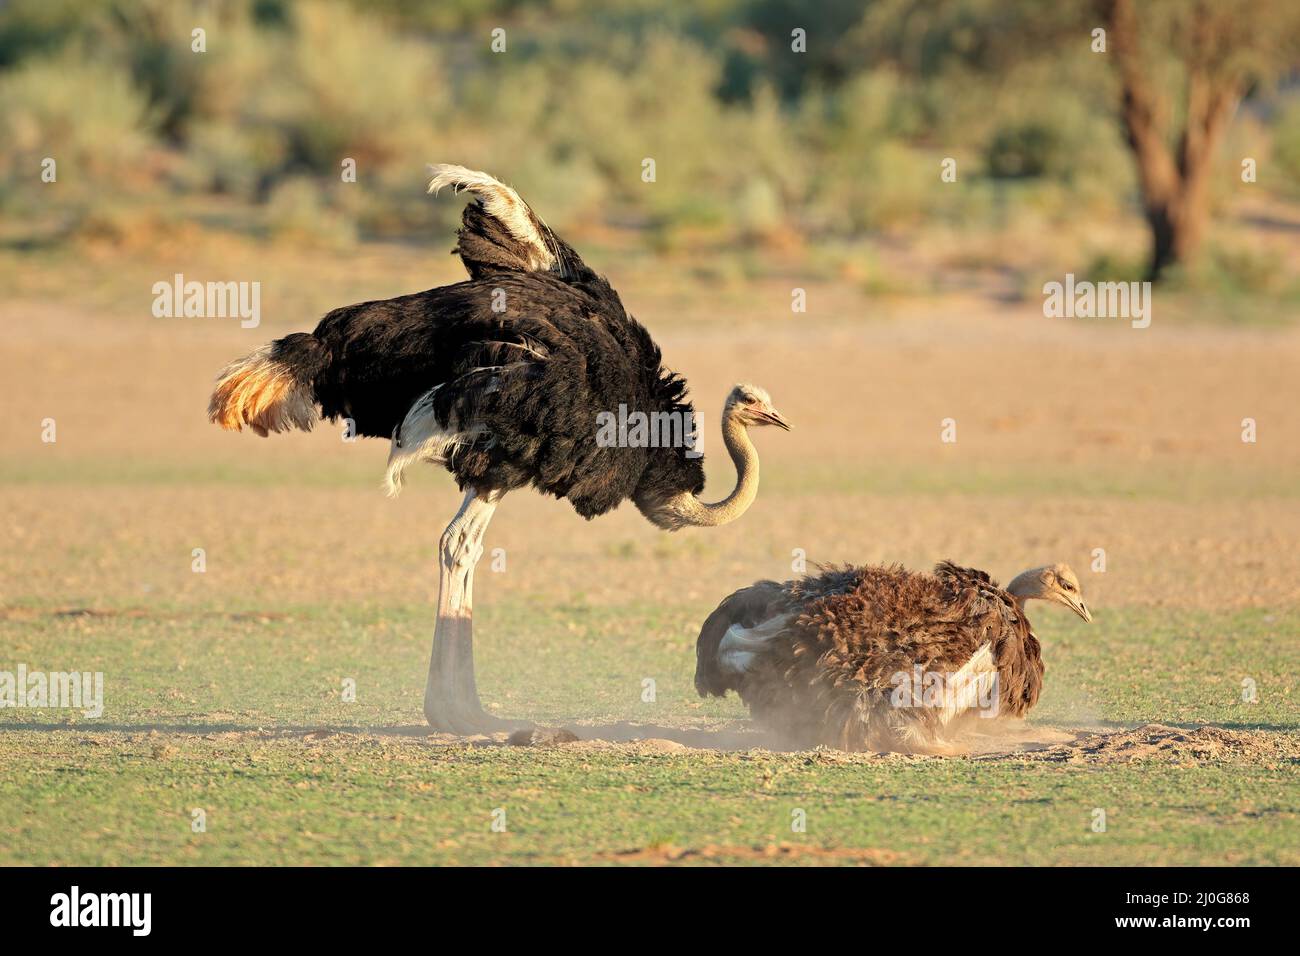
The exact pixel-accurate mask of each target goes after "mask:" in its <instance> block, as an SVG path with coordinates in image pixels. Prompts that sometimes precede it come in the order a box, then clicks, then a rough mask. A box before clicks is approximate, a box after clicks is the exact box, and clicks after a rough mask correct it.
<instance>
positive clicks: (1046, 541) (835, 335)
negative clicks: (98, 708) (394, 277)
mask: <svg viewBox="0 0 1300 956" xmlns="http://www.w3.org/2000/svg"><path fill="white" fill-rule="evenodd" d="M394 291H398V290H394ZM858 308H859V309H861V310H862V311H863V312H867V313H868V314H869V316H870V317H869V318H867V319H864V320H862V321H858V322H851V321H850V320H851V318H852V311H851V310H850V309H848V307H847V306H845V307H844V310H843V312H842V313H841V314H838V315H837V316H815V317H813V318H812V319H811V320H808V321H806V322H805V321H804V320H803V319H793V318H792V319H786V320H783V321H781V322H777V321H776V320H771V321H766V322H763V323H761V324H759V325H758V326H756V327H755V328H752V329H747V330H746V332H745V333H744V335H743V336H737V335H736V334H732V333H725V332H722V331H719V330H717V329H716V327H714V326H702V327H700V328H699V329H698V330H697V329H692V328H689V327H683V326H682V325H681V324H680V322H678V321H675V320H674V319H671V318H670V319H667V320H666V321H665V323H664V324H666V325H668V326H669V327H670V331H668V332H666V333H664V334H662V335H661V336H660V338H661V340H662V344H663V346H664V351H665V354H666V356H667V359H668V361H669V362H670V364H672V365H673V366H675V367H677V368H678V369H680V370H681V371H683V372H684V373H686V374H687V375H688V377H689V378H690V380H691V382H692V385H693V393H694V395H695V397H696V402H697V405H698V406H699V407H700V409H701V411H702V412H703V413H705V414H707V415H708V416H710V421H711V422H712V423H713V424H712V427H713V428H716V419H715V418H713V417H712V416H716V412H717V409H716V408H715V406H716V405H717V404H718V403H719V402H720V400H721V398H722V396H723V395H724V394H725V392H726V390H727V388H728V386H729V385H730V384H731V383H732V382H733V381H735V380H737V379H750V380H753V381H756V382H758V383H760V384H762V385H764V386H766V387H767V388H768V389H769V390H770V391H771V393H772V394H773V396H774V399H775V401H776V403H777V405H778V407H780V408H781V409H782V411H783V412H784V413H785V414H786V415H787V416H788V417H789V418H790V420H791V421H793V422H794V423H795V430H794V431H793V432H791V433H789V434H784V433H777V432H775V431H771V432H761V433H759V434H758V435H757V443H758V445H759V449H760V453H761V455H762V458H763V468H764V472H763V474H764V483H763V490H762V492H761V493H760V497H759V501H758V503H757V504H756V506H755V507H754V509H753V511H752V512H751V514H750V515H748V516H747V518H746V520H744V521H742V522H739V523H737V524H736V525H733V526H730V527H727V528H723V529H719V530H716V531H710V532H708V533H707V534H706V533H700V532H684V533H681V534H677V535H672V536H667V535H663V534H660V533H658V532H656V531H655V530H654V529H653V528H651V527H650V526H648V525H647V524H646V523H645V522H644V521H643V520H642V519H641V518H640V516H639V515H637V514H636V513H635V511H634V509H632V508H631V507H624V508H621V509H620V510H619V511H618V512H616V513H614V514H612V515H609V516H606V517H603V518H601V519H599V520H597V521H595V522H592V523H590V524H586V523H584V522H582V521H581V519H579V518H577V517H576V516H575V515H574V514H573V512H572V510H571V509H569V508H568V506H567V505H565V504H564V503H562V502H556V501H553V500H549V499H541V498H539V497H538V496H537V495H535V494H533V493H516V494H515V495H513V496H511V497H510V498H508V499H507V500H506V502H505V503H504V504H503V506H502V508H501V509H500V511H499V512H498V516H497V518H496V519H495V521H494V523H493V526H492V527H491V529H490V530H489V532H488V541H487V545H488V547H489V549H491V548H494V547H501V548H504V549H505V553H506V554H507V555H508V558H509V561H508V574H505V575H502V576H501V580H502V583H503V584H504V582H505V581H507V580H508V582H509V586H510V587H511V588H517V589H520V590H521V592H524V593H532V592H535V593H543V592H545V593H551V594H560V595H563V594H566V593H572V592H581V593H582V594H583V595H584V596H585V598H586V599H588V600H593V601H601V600H607V601H619V600H626V599H627V598H628V597H629V596H635V597H636V598H637V599H641V600H647V601H653V600H657V599H659V598H661V597H662V596H663V594H665V593H671V594H673V595H676V596H678V597H687V598H690V597H692V596H695V595H699V596H700V597H702V598H708V597H710V596H712V595H716V596H718V597H721V596H722V595H723V594H725V593H727V591H728V590H729V589H731V588H733V587H735V586H738V585H741V584H744V583H748V582H749V581H751V580H753V579H754V578H757V577H786V576H789V574H790V564H791V560H792V555H794V554H795V551H796V549H801V550H802V552H803V553H805V554H806V555H807V558H808V560H809V561H845V560H848V561H855V562H864V561H879V560H898V561H902V562H904V563H906V564H909V565H913V566H928V565H930V564H932V563H933V562H934V561H936V560H938V559H940V558H945V557H951V558H954V559H956V560H958V561H960V562H963V563H969V564H974V565H977V566H981V567H985V568H987V569H988V570H990V571H991V572H992V573H993V574H994V575H995V576H999V577H1003V578H1006V577H1009V576H1011V575H1013V574H1014V573H1015V572H1017V571H1019V570H1021V569H1023V568H1024V567H1027V566H1032V565H1034V564H1036V563H1043V562H1046V561H1053V560H1065V561H1068V562H1070V563H1072V564H1073V565H1074V566H1075V568H1076V570H1079V571H1081V572H1082V571H1085V569H1088V568H1089V567H1090V565H1091V562H1092V560H1093V558H1092V555H1093V549H1094V548H1099V547H1100V548H1104V549H1105V551H1106V556H1107V571H1106V573H1104V574H1096V573H1092V574H1088V575H1087V580H1086V583H1085V588H1086V590H1087V592H1088V594H1089V597H1090V598H1091V600H1092V601H1093V603H1094V604H1097V605H1098V606H1104V605H1105V604H1107V603H1114V604H1131V603H1150V604H1158V605H1166V604H1167V605H1175V606H1189V607H1204V608H1218V607H1225V606H1227V607H1231V606H1242V605H1257V606H1276V605H1279V604H1291V603H1294V602H1296V601H1297V599H1300V549H1297V548H1296V547H1295V546H1294V544H1295V542H1296V541H1297V540H1300V507H1298V505H1300V494H1298V492H1300V482H1298V481H1297V480H1296V479H1297V475H1300V415H1297V413H1296V401H1295V400H1296V394H1297V392H1296V386H1295V383H1294V374H1295V371H1294V370H1295V369H1296V368H1297V367H1300V337H1298V336H1297V334H1296V333H1295V332H1290V331H1259V330H1226V329H1214V328H1203V327H1192V328H1183V327H1178V326H1177V322H1176V319H1175V318H1174V317H1170V318H1169V319H1168V320H1167V322H1166V323H1165V324H1164V325H1162V324H1161V323H1159V322H1157V323H1155V324H1153V326H1152V327H1151V328H1150V329H1147V330H1141V331H1139V330H1132V329H1127V328H1120V327H1114V326H1112V327H1107V328H1101V327H1098V326H1095V325H1093V326H1086V325H1077V324H1076V325H1070V324H1066V323H1064V322H1063V321H1055V322H1053V321H1050V320H1047V319H1044V318H1043V317H1042V316H1041V315H1040V314H1036V313H1035V312H1034V311H1033V310H1032V309H1026V308H1011V307H1005V308H996V309H994V308H992V307H991V306H989V304H987V303H979V302H978V301H967V300H960V299H957V300H951V301H946V300H938V301H931V302H930V304H929V305H928V306H927V307H926V308H924V309H920V308H919V307H917V308H915V309H914V308H912V307H906V308H900V309H896V310H895V313H896V314H894V315H893V316H892V317H889V318H880V317H878V316H876V315H875V313H876V312H878V311H880V310H879V307H877V306H875V305H873V304H872V303H870V302H869V301H867V300H862V301H861V302H859V303H858ZM142 311H143V310H142ZM640 311H641V312H642V313H643V315H642V317H643V319H644V320H645V321H646V322H647V323H648V324H649V325H650V327H651V328H652V329H654V328H655V325H656V322H655V320H656V315H655V313H654V311H653V309H646V308H643V309H641V310H640ZM647 313H648V314H647ZM156 321H158V320H153V319H151V318H149V317H148V316H147V312H146V313H145V314H144V315H143V316H141V315H138V314H136V315H129V316H119V317H118V318H116V319H115V320H111V321H110V320H109V319H107V318H105V317H104V316H100V315H95V316H83V315H77V314H73V313H72V312H70V311H69V310H68V309H66V308H62V309H59V308H52V307H50V306H43V305H38V304H33V303H6V304H3V305H0V323H3V325H4V327H5V328H6V330H14V332H15V333H16V335H15V336H14V338H13V339H12V340H10V341H7V342H6V344H5V352H6V365H7V367H8V369H9V370H10V371H9V374H8V386H9V388H8V391H9V401H8V403H7V404H8V410H7V414H6V415H5V416H3V419H2V421H3V424H2V425H0V427H3V429H4V442H3V445H0V447H3V448H4V449H5V451H4V453H3V456H0V468H2V469H3V476H4V477H5V478H7V479H9V484H8V487H7V489H6V499H7V501H6V517H5V519H4V523H3V526H0V542H2V546H0V599H3V600H5V601H9V600H12V599H13V598H14V597H16V596H22V597H24V598H27V599H35V600H38V601H40V602H42V603H45V602H69V601H71V602H87V601H89V602H108V603H110V604H114V605H119V606H120V605H123V604H128V605H129V604H131V603H133V602H137V601H142V602H145V603H153V602H155V601H157V600H160V599H164V598H165V600H167V601H168V602H172V603H175V602H181V603H186V602H190V601H195V602H199V601H208V600H212V599H217V600H220V599H223V598H226V597H228V596H232V595H235V594H238V595H239V596H240V597H241V600H244V601H265V602H266V604H267V607H268V609H273V608H274V607H275V606H276V604H278V603H282V602H283V601H284V599H285V596H286V595H291V596H292V598H293V599H294V600H298V601H302V602H311V601H319V600H322V599H338V600H355V599H359V598H367V597H373V598H377V599H392V598H404V599H410V598H411V597H412V596H415V595H420V594H424V593H427V591H428V589H429V587H430V586H431V583H432V576H431V574H430V570H431V569H430V567H429V558H430V556H431V554H432V548H433V546H434V545H435V544H436V541H437V538H438V535H439V533H440V531H441V529H442V526H443V525H444V523H445V521H446V519H447V517H449V515H450V514H451V513H452V512H453V511H454V510H455V507H456V505H457V503H458V495H457V493H456V491H455V489H454V487H453V486H452V484H451V482H450V481H449V480H448V478H447V476H446V475H445V474H442V473H440V472H436V471H435V470H434V469H426V471H425V473H424V474H418V475H416V476H415V478H414V480H413V481H412V482H411V487H409V488H408V490H407V491H406V492H405V493H404V494H403V496H402V497H401V498H400V499H398V500H396V501H390V500H388V499H386V498H384V497H383V495H382V494H381V493H380V492H379V490H378V483H379V479H380V477H381V474H382V469H383V464H384V460H385V458H386V454H387V447H386V445H384V444H383V443H380V442H376V441H361V442H355V443H345V442H342V441H340V436H339V434H338V433H337V431H335V430H334V429H333V428H331V427H328V426H327V427H323V428H320V429H318V430H317V431H316V432H314V433H313V434H311V435H303V434H293V435H282V436H275V437H273V438H271V439H267V440H263V439H259V438H257V437H255V436H253V435H251V434H249V433H244V434H231V433H223V432H220V431H219V430H217V429H216V428H214V427H211V426H209V425H208V424H207V423H206V421H205V419H204V409H205V403H206V399H207V392H208V388H209V385H210V382H211V378H212V375H213V373H214V371H215V370H216V369H217V368H219V367H220V366H221V365H222V364H223V363H224V362H225V361H227V360H228V359H230V358H231V357H232V356H234V355H238V354H240V353H242V352H245V351H247V350H249V349H251V348H252V347H254V346H255V345H257V344H258V343H260V342H261V341H263V340H264V339H266V338H269V337H271V336H272V335H273V334H274V333H273V332H272V331H270V330H268V329H253V330H247V331H241V330H239V329H238V328H235V329H229V328H226V329H214V328H212V327H211V326H206V327H205V326H199V327H197V328H193V329H191V328H187V327H183V326H175V325H172V326H162V327H159V326H156V325H150V323H152V322H156ZM309 325H310V321H306V320H305V321H304V322H303V323H301V326H302V327H309ZM47 417H50V418H54V419H55V420H56V422H57V428H58V432H57V434H58V441H57V442H56V443H54V444H43V443H42V442H41V440H40V434H41V422H42V420H43V419H45V418H47ZM948 417H951V418H953V419H955V420H956V422H957V441H956V443H954V444H945V443H943V442H941V441H940V427H941V421H942V419H944V418H948ZM1244 417H1252V418H1254V419H1255V420H1256V422H1257V423H1258V435H1259V440H1258V442H1257V443H1255V444H1247V443H1243V442H1242V441H1241V420H1242V418H1244ZM706 427H707V426H706ZM712 434H715V433H711V434H710V436H709V437H712ZM719 445H720V442H719V441H717V440H715V441H714V442H713V444H712V445H711V446H710V445H707V444H706V452H707V454H706V463H707V469H708V473H709V475H710V493H713V494H720V493H721V490H723V489H725V488H727V487H729V486H730V482H731V480H732V474H731V471H730V465H729V463H728V462H727V461H726V456H725V454H724V453H722V450H721V448H720V447H718V446H719ZM194 547H203V548H205V549H206V550H207V553H208V556H209V566H210V572H209V573H208V574H207V575H206V576H205V577H203V578H202V579H197V576H195V575H192V574H190V573H189V560H190V559H189V555H190V551H191V549H192V548H194ZM647 566H649V567H650V568H651V569H652V570H651V571H650V572H649V573H647ZM594 567H595V568H599V572H598V573H596V574H593V573H592V570H593V568H594ZM483 577H485V576H483V575H480V579H482V578H483ZM481 586H482V585H481ZM494 586H495V582H492V581H489V582H488V583H487V584H486V588H487V589H488V592H489V593H490V591H491V589H492V588H493V587H494Z"/></svg>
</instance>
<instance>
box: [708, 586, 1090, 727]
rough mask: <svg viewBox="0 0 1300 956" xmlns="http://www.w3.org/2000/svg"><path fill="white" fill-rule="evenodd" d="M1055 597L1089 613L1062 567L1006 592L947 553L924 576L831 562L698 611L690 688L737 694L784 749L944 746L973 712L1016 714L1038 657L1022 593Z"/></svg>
mask: <svg viewBox="0 0 1300 956" xmlns="http://www.w3.org/2000/svg"><path fill="white" fill-rule="evenodd" d="M1031 599H1040V600H1046V601H1052V602H1055V603H1057V604H1062V605H1064V606H1066V607H1068V608H1070V609H1071V610H1073V611H1074V612H1075V613H1076V614H1078V615H1079V616H1080V617H1082V618H1083V619H1084V620H1085V621H1090V620H1092V615H1091V613H1090V612H1089V611H1088V607H1087V605H1086V604H1084V602H1083V598H1082V596H1081V594H1080V592H1079V582H1078V579H1077V578H1076V577H1075V575H1074V572H1072V571H1071V570H1070V569H1069V568H1068V567H1066V566H1065V565H1061V564H1058V565H1049V566H1047V567H1042V568H1035V569H1033V570H1031V571H1026V572H1024V573H1023V574H1020V575H1018V576H1017V577H1016V578H1015V579H1014V580H1012V582H1011V583H1010V584H1009V585H1007V587H1006V588H1001V587H999V586H998V584H997V582H995V581H994V580H993V579H992V578H990V577H989V576H988V575H987V574H986V573H984V572H983V571H977V570H975V569H973V568H961V567H958V566H956V565H954V564H952V563H950V562H946V561H945V562H943V563H941V564H939V565H937V566H936V567H935V570H934V573H933V574H919V573H916V572H913V571H907V570H905V569H903V568H901V567H899V566H897V565H895V566H892V567H861V568H854V567H843V568H829V569H825V570H823V571H822V573H820V574H818V575H815V576H810V577H805V578H803V579H800V580H794V581H786V582H785V583H777V582H775V581H760V582H758V583H757V584H754V585H753V586H751V587H747V588H743V589H741V590H739V591H737V592H735V593H734V594H732V595H731V596H730V597H728V598H727V599H726V600H724V601H723V602H722V603H721V604H720V605H718V607H717V609H716V610H715V611H714V612H713V613H712V614H710V615H709V617H708V619H707V620H706V621H705V622H704V626H703V627H702V628H701V629H700V636H699V640H698V642H697V643H696V670H695V688H696V690H698V691H699V693H700V696H701V697H704V696H708V695H714V696H718V697H721V696H723V695H725V694H726V692H727V691H729V690H734V691H736V692H737V693H739V695H740V697H741V699H742V700H744V702H745V704H746V705H747V706H748V707H749V709H750V713H751V714H752V715H753V716H754V718H755V719H756V720H758V721H759V722H760V723H763V724H765V725H768V726H769V727H771V728H772V729H773V730H777V731H779V732H781V733H782V734H783V736H784V737H786V738H787V740H788V742H789V743H791V744H792V745H795V746H814V745H817V744H826V745H829V746H833V747H838V748H840V749H843V750H896V751H909V752H917V751H942V750H943V749H945V747H946V744H945V742H944V734H945V732H947V731H948V730H949V729H950V728H953V726H954V724H955V722H957V721H958V720H959V719H961V718H963V717H966V716H972V715H973V711H975V710H980V711H982V712H983V713H986V714H988V715H989V716H993V715H996V716H1012V717H1020V716H1023V715H1024V714H1025V713H1026V712H1027V711H1028V710H1029V709H1030V708H1031V707H1033V706H1034V704H1035V703H1036V702H1037V700H1038V694H1039V690H1040V688H1041V687H1042V681H1043V661H1042V657H1041V656H1040V655H1039V644H1038V639H1037V638H1036V637H1035V636H1034V633H1033V630H1032V629H1031V628H1030V626H1029V621H1028V619H1027V618H1026V617H1025V610H1024V603H1025V602H1026V601H1028V600H1031Z"/></svg>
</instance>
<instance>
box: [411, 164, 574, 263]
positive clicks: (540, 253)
mask: <svg viewBox="0 0 1300 956" xmlns="http://www.w3.org/2000/svg"><path fill="white" fill-rule="evenodd" d="M429 172H430V173H432V174H433V178H432V179H430V180H429V192H431V193H434V194H436V193H437V192H438V190H440V189H442V188H443V187H444V186H451V187H452V188H453V189H456V190H458V191H459V190H462V189H468V190H469V191H470V192H472V193H473V194H474V195H475V196H476V197H477V198H478V201H479V202H480V203H482V205H483V208H484V209H485V210H486V211H487V213H488V215H490V216H492V217H493V218H494V219H497V220H499V221H500V222H501V223H502V224H503V225H504V226H505V227H506V228H507V229H508V230H510V235H512V236H514V237H515V238H516V239H518V240H519V241H520V242H521V243H523V244H524V245H526V246H527V247H528V250H529V263H528V264H529V267H530V268H532V269H550V268H552V267H554V266H555V262H556V259H555V254H554V253H553V252H552V251H551V249H550V247H549V246H548V245H547V243H546V238H545V236H543V235H542V233H541V231H540V230H539V229H538V228H537V222H538V220H537V219H536V218H535V215H534V213H533V212H532V210H531V209H529V207H528V204H527V203H526V202H524V201H523V200H522V199H521V198H520V197H519V194H518V193H517V192H515V191H514V190H513V189H511V188H510V187H509V186H507V185H506V184H505V183H503V182H501V181H500V180H498V179H495V178H494V177H492V176H489V175H488V174H487V173H484V172H480V171H478V170H474V169H466V168H465V167H464V166H455V165H452V164H450V163H439V164H436V165H432V166H430V167H429Z"/></svg>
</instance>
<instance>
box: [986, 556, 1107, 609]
mask: <svg viewBox="0 0 1300 956" xmlns="http://www.w3.org/2000/svg"><path fill="white" fill-rule="evenodd" d="M1007 591H1008V593H1010V594H1014V595H1015V596H1016V598H1017V599H1019V601H1020V603H1021V605H1023V604H1024V603H1025V601H1027V600H1029V599H1031V598H1036V599H1038V600H1041V601H1051V602H1053V603H1054V604H1063V605H1065V606H1066V607H1068V608H1069V609H1070V610H1071V611H1073V612H1074V613H1075V614H1077V615H1079V617H1081V618H1083V619H1084V620H1085V621H1091V620H1092V612H1091V611H1089V610H1088V605H1086V604H1084V603H1083V592H1082V591H1081V590H1080V588H1079V579H1078V578H1077V577H1076V576H1075V574H1074V572H1073V571H1072V570H1070V566H1069V565H1068V564H1049V565H1046V566H1044V567H1041V568H1034V569H1032V570H1030V571H1025V572H1024V573H1023V574H1018V575H1016V577H1015V579H1014V580H1013V581H1012V582H1011V583H1010V584H1008V585H1007Z"/></svg>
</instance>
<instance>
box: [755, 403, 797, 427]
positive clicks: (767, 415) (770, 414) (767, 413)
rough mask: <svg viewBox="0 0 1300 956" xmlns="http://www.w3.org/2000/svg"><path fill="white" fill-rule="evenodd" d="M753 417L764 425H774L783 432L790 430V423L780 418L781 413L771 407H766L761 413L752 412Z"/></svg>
mask: <svg viewBox="0 0 1300 956" xmlns="http://www.w3.org/2000/svg"><path fill="white" fill-rule="evenodd" d="M754 416H755V417H756V418H758V419H759V420H760V421H761V422H763V424H765V425H775V426H776V427H777V428H782V429H784V430H785V431H789V430H790V423H789V422H787V421H786V420H785V419H784V418H782V417H781V413H780V412H778V411H777V410H776V409H775V408H772V407H771V406H768V407H767V408H765V409H763V410H761V411H756V412H754Z"/></svg>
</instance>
